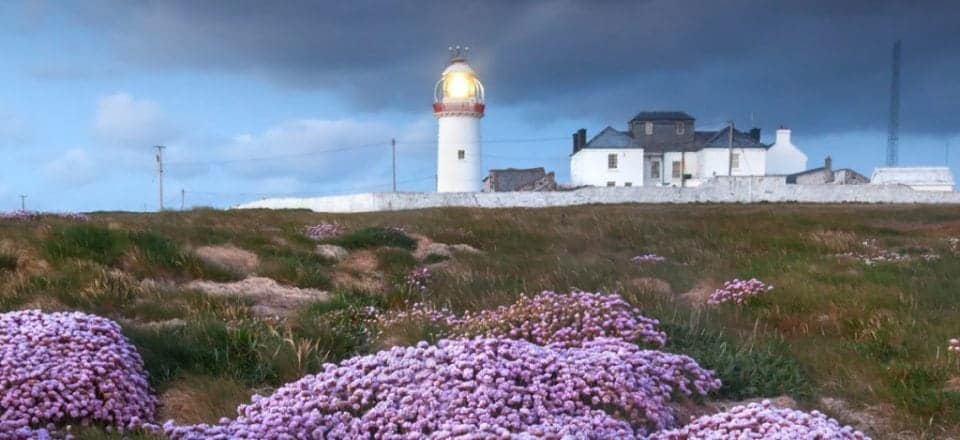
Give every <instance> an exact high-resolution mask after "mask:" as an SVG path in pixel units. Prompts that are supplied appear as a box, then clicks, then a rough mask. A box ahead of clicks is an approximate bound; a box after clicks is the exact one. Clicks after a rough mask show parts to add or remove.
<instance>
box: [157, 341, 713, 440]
mask: <svg viewBox="0 0 960 440" xmlns="http://www.w3.org/2000/svg"><path fill="white" fill-rule="evenodd" d="M719 385H720V384H719V381H718V380H717V379H716V378H714V376H713V374H712V373H711V372H709V371H707V370H704V369H702V368H701V367H700V366H699V365H697V363H696V362H695V361H694V360H693V359H691V358H689V357H687V356H682V355H676V354H670V353H664V352H660V351H649V350H641V349H639V348H638V347H637V346H636V345H634V344H630V343H627V342H624V341H622V340H619V339H611V338H601V339H596V340H594V341H590V342H587V343H585V344H584V345H583V346H582V347H576V348H565V347H558V346H555V345H550V346H540V345H535V344H531V343H529V342H526V341H515V340H505V339H472V340H441V341H439V342H438V343H437V344H436V345H429V344H427V343H425V342H421V343H419V344H418V345H417V346H415V347H395V348H393V349H390V350H388V351H382V352H380V353H377V354H375V355H369V356H362V357H356V358H352V359H349V360H347V361H344V362H343V363H341V364H340V365H326V366H325V368H324V370H323V371H321V372H320V373H318V374H316V375H310V376H306V377H304V378H303V379H301V380H299V381H297V382H293V383H290V384H287V385H285V386H283V387H281V388H280V389H278V390H277V391H276V392H274V393H273V395H271V396H269V397H259V396H254V397H253V399H252V401H251V403H250V404H249V405H241V406H240V407H239V408H238V410H237V413H238V417H237V418H236V419H233V420H231V419H222V420H221V421H220V423H219V424H216V425H206V424H201V425H193V426H177V425H176V424H175V423H174V422H172V421H171V422H168V423H167V424H165V425H164V431H165V433H166V434H167V435H168V436H170V437H171V438H172V439H188V440H193V439H198V440H199V439H208V438H325V439H361V438H384V439H401V438H404V439H407V438H430V439H452V438H600V439H635V438H643V436H645V435H647V434H649V433H650V432H652V431H655V430H658V429H663V428H668V427H671V426H673V425H674V416H673V413H672V410H671V409H670V407H669V406H668V405H667V402H668V401H669V400H670V398H671V396H672V394H673V393H682V394H687V395H692V394H699V395H702V394H706V393H708V392H710V391H712V390H716V389H717V388H718V387H719Z"/></svg>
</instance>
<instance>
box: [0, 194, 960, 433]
mask: <svg viewBox="0 0 960 440" xmlns="http://www.w3.org/2000/svg"><path fill="white" fill-rule="evenodd" d="M321 222H336V223H339V224H341V225H343V226H344V227H346V229H347V231H348V232H347V233H346V234H345V235H342V236H340V237H339V238H337V239H336V240H334V241H335V242H336V243H337V244H339V245H341V246H343V247H346V248H349V249H350V252H351V253H350V256H349V257H348V258H347V259H346V260H343V261H340V262H337V261H335V260H334V259H331V258H329V257H325V256H321V255H318V254H317V253H316V252H315V247H316V245H317V244H318V242H317V241H315V240H312V239H310V238H307V237H306V236H305V235H304V234H303V228H304V226H306V225H312V224H317V223H321ZM395 226H400V227H402V228H403V229H404V230H405V231H406V234H403V233H399V232H398V233H392V230H390V229H368V230H365V228H369V227H379V228H388V227H395ZM405 235H410V236H412V237H413V238H419V239H420V246H424V245H425V244H426V243H427V241H425V240H424V238H427V239H429V240H432V241H434V242H439V243H447V244H461V243H462V244H466V245H469V246H472V247H474V248H476V249H479V250H480V251H482V252H481V253H470V252H455V253H454V255H453V257H452V258H450V259H447V258H445V257H442V256H440V255H437V254H427V255H424V254H423V251H422V250H421V251H418V250H417V249H416V248H417V244H416V243H415V242H413V241H412V240H409V239H408V238H407V237H406V236H405ZM958 237H960V207H926V206H925V207H916V206H896V207H890V206H874V205H870V206H857V205H838V206H817V205H751V206H741V205H684V206H633V205H630V206H628V205H624V206H586V207H569V208H556V209H537V210H524V209H509V210H506V209H505V210H471V209H432V210H422V211H410V212H397V213H376V214H357V215H321V214H315V213H310V212H305V211H284V212H270V211H228V212H223V211H213V210H194V211H189V212H167V213H162V214H125V213H98V214H93V215H92V216H91V220H90V221H89V222H84V223H78V222H75V221H71V220H68V219H62V218H52V217H51V218H46V217H45V218H43V219H40V220H33V221H27V222H14V221H0V311H9V310H18V309H27V308H39V309H43V310H45V311H55V310H83V311H88V312H92V313H96V314H99V315H103V316H107V317H110V318H113V319H115V320H117V321H119V322H121V323H122V324H123V326H124V332H125V334H126V335H127V336H128V337H129V338H130V339H131V340H132V341H133V343H134V344H135V345H136V346H137V347H138V349H139V350H140V352H141V353H142V354H143V356H144V358H145V361H146V366H147V369H148V371H149V372H150V374H151V381H152V384H153V386H154V387H155V388H156V389H157V391H158V393H160V394H161V396H162V398H163V403H164V405H165V407H164V413H163V414H162V416H163V417H175V418H177V419H178V421H180V422H199V421H216V420H217V419H218V418H219V417H220V416H223V415H232V414H233V413H234V408H235V407H236V405H237V404H238V403H241V402H243V401H246V400H248V399H249V396H250V394H251V393H253V392H260V393H266V392H269V390H270V389H271V388H273V387H276V386H277V385H279V384H282V383H285V382H288V381H291V380H294V379H296V378H299V377H300V376H302V375H304V374H307V373H310V372H312V371H316V370H317V369H318V368H319V366H320V365H321V364H323V363H324V362H331V361H337V360H340V359H343V358H345V357H349V356H352V355H355V354H357V353H367V352H370V351H374V350H377V349H379V348H382V347H385V346H388V345H392V344H407V343H411V342H413V341H415V340H418V339H421V338H430V337H433V335H432V332H431V329H429V328H426V327H425V326H424V327H416V326H414V327H412V328H409V329H404V331H400V332H394V333H391V334H386V335H374V334H371V333H370V332H369V331H368V330H367V328H366V326H365V325H364V322H365V320H366V319H368V318H369V314H370V313H371V311H373V310H379V311H382V310H387V309H391V308H399V307H403V306H404V304H405V303H406V302H409V301H428V302H431V303H434V304H436V305H438V306H443V307H448V308H450V309H452V310H453V311H456V312H462V311H467V310H479V309H485V308H491V307H495V306H498V305H504V304H508V303H511V302H513V301H514V300H515V299H516V298H517V296H518V295H519V294H521V293H523V292H527V293H536V292H540V291H542V290H556V291H570V290H585V291H605V292H619V293H621V294H622V295H623V296H624V297H625V298H627V299H628V300H629V301H631V302H632V303H633V304H634V305H636V306H638V307H639V308H640V309H641V310H643V312H644V314H646V315H647V316H651V317H654V318H657V319H660V320H661V321H662V322H663V326H664V327H665V330H666V331H667V333H668V334H669V335H670V336H671V340H670V342H669V343H668V345H667V350H671V351H676V352H681V353H686V354H689V355H691V356H693V357H694V358H695V359H697V360H698V361H699V362H700V363H701V364H702V365H704V366H705V367H708V368H712V369H715V370H717V371H718V373H719V375H720V377H721V379H722V380H723V382H724V388H723V389H722V390H721V391H720V393H719V394H718V395H717V396H715V398H716V399H725V400H738V399H744V398H750V397H760V396H780V395H790V396H792V397H794V398H795V399H797V400H798V401H799V402H801V404H802V405H804V406H807V407H812V408H823V402H822V400H821V399H823V398H833V399H841V400H842V401H843V402H845V404H846V406H847V407H848V408H850V409H852V410H855V411H856V412H858V413H861V414H868V415H871V416H874V417H877V418H878V420H879V422H878V426H877V427H876V429H875V431H874V434H879V435H881V436H892V433H898V432H899V433H902V434H904V435H906V436H910V437H927V438H942V437H945V436H951V435H952V436H958V435H960V430H958V428H956V426H958V425H960V356H956V355H955V354H953V353H947V352H946V350H945V348H946V344H947V340H948V339H950V338H952V337H958V336H960V302H958V297H960V245H958V242H957V241H950V238H958ZM227 244H229V245H232V246H233V247H236V248H239V249H242V250H246V251H250V252H252V253H254V254H256V263H255V265H254V267H252V268H249V267H248V268H246V269H238V268H235V267H229V265H227V266H225V265H218V264H212V263H211V262H210V261H207V260H205V259H203V258H200V257H199V256H198V255H197V253H196V252H195V250H196V249H198V248H200V247H202V246H211V245H227ZM647 252H652V253H655V254H658V255H662V256H664V257H666V259H667V260H666V262H663V263H646V264H638V263H634V262H631V261H630V258H631V257H633V256H635V255H638V254H642V253H647ZM846 253H852V254H862V255H865V256H868V257H881V258H875V260H876V261H871V262H864V261H861V260H858V259H857V258H856V256H854V257H842V256H838V254H846ZM881 259H886V260H895V261H879V260H881ZM425 264H431V269H432V279H431V280H430V282H429V285H428V288H427V289H426V290H423V291H420V290H417V289H410V288H408V287H407V286H406V283H405V277H406V275H407V274H408V273H409V272H410V271H411V270H412V269H414V268H416V267H419V266H421V265H425ZM248 275H257V276H262V277H268V278H272V279H274V280H276V281H278V282H280V283H282V284H285V285H289V286H296V287H301V288H315V289H321V290H325V291H329V292H330V299H329V300H327V301H317V302H314V303H311V304H306V305H302V306H298V307H297V309H296V310H294V311H292V312H291V313H290V314H288V315H286V316H279V317H265V316H263V315H262V314H260V313H256V312H255V306H256V304H255V303H254V302H253V300H251V299H250V298H248V297H233V296H211V295H207V294H205V293H203V292H201V291H199V290H196V289H195V288H190V287H188V286H187V284H188V283H189V282H191V281H194V280H211V281H220V282H226V281H233V280H239V279H242V278H244V277H245V276H248ZM735 277H740V278H751V277H756V278H759V279H762V280H763V281H765V282H767V283H769V284H772V285H773V286H775V289H774V290H773V291H772V292H770V294H769V295H768V296H767V297H766V298H764V299H763V300H761V301H759V302H757V303H755V304H751V305H749V306H745V307H737V306H734V305H729V304H725V305H721V306H708V305H706V304H705V298H706V296H707V295H709V293H710V292H711V291H712V290H713V289H715V288H717V287H719V286H720V285H721V284H722V283H723V282H724V281H726V280H729V279H732V278H735ZM371 308H372V309H371ZM828 412H829V411H828ZM834 415H837V416H839V417H840V418H841V419H843V418H844V417H849V415H847V414H842V413H839V414H838V413H836V411H835V412H834ZM84 435H85V436H86V437H88V438H98V437H99V436H100V435H101V434H100V433H94V432H87V433H86V434H83V435H81V438H83V437H84Z"/></svg>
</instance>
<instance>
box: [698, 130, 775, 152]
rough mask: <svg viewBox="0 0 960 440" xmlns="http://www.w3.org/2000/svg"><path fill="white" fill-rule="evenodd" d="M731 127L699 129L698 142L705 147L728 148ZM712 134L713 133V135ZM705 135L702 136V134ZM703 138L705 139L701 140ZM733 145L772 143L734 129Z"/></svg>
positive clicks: (760, 146)
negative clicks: (762, 141)
mask: <svg viewBox="0 0 960 440" xmlns="http://www.w3.org/2000/svg"><path fill="white" fill-rule="evenodd" d="M730 130H731V128H730V127H724V128H723V129H722V130H719V131H698V132H697V133H696V134H697V144H698V145H700V146H702V147H703V148H728V147H729V146H730ZM711 134H712V135H711ZM701 135H702V136H703V137H702V138H700V136H701ZM701 139H705V140H703V141H702V142H701ZM733 146H734V147H735V148H770V145H767V144H764V143H761V142H760V141H758V140H756V139H754V138H753V136H750V133H744V132H742V131H740V130H737V129H733Z"/></svg>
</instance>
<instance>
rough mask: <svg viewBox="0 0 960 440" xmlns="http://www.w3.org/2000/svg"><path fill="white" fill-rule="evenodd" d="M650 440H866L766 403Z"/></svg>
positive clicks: (822, 419)
mask: <svg viewBox="0 0 960 440" xmlns="http://www.w3.org/2000/svg"><path fill="white" fill-rule="evenodd" d="M650 438H651V439H652V440H681V439H695V438H711V439H712V438H764V439H783V440H787V439H801V438H802V439H814V438H817V439H835V440H862V439H867V438H869V437H867V436H866V435H864V434H863V433H862V432H860V431H856V430H854V429H853V428H851V427H849V426H842V427H841V426H840V424H839V423H837V421H836V420H834V419H831V418H829V417H827V416H825V415H823V414H822V413H820V412H818V411H813V412H810V413H805V412H803V411H796V410H792V409H786V408H776V407H774V406H773V405H771V404H770V401H769V400H765V401H763V402H761V403H751V404H749V405H741V406H736V407H733V408H731V409H730V410H729V411H724V412H721V413H718V414H712V415H707V416H703V417H700V418H698V419H696V420H694V421H692V422H690V424H689V425H687V426H684V427H683V428H680V429H675V430H670V431H661V432H658V433H655V434H654V435H653V436H651V437H650Z"/></svg>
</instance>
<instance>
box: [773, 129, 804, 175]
mask: <svg viewBox="0 0 960 440" xmlns="http://www.w3.org/2000/svg"><path fill="white" fill-rule="evenodd" d="M806 170H807V155H806V154H804V153H803V151H801V150H800V149H799V148H797V146H796V145H793V142H792V141H791V140H790V129H787V128H781V129H778V130H777V141H776V142H775V143H774V144H773V146H772V147H770V149H769V150H767V172H766V174H767V175H786V174H794V173H799V172H801V171H806Z"/></svg>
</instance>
